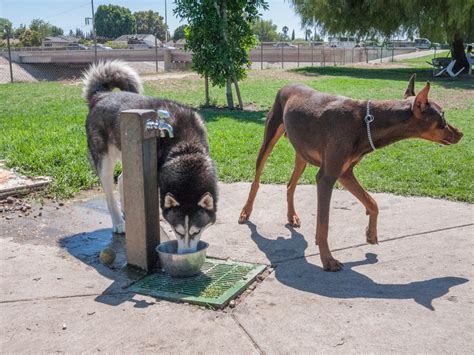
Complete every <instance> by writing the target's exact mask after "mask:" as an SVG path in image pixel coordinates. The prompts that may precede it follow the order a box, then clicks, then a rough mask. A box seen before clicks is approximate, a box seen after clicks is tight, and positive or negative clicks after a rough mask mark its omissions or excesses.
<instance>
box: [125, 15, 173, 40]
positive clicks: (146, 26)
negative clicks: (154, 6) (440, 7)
mask: <svg viewBox="0 0 474 355" xmlns="http://www.w3.org/2000/svg"><path fill="white" fill-rule="evenodd" d="M133 16H135V20H136V22H137V33H143V34H148V33H152V34H154V35H155V36H156V37H157V38H159V39H160V40H164V39H165V34H166V30H167V28H166V25H165V22H164V21H163V17H162V16H160V14H159V13H158V12H154V11H152V10H148V11H138V12H135V13H134V14H133Z"/></svg>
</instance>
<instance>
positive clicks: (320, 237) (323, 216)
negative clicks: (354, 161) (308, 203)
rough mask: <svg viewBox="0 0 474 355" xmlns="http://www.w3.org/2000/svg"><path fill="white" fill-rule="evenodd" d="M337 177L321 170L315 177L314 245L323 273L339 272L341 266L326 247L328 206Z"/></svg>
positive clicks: (327, 246)
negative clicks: (316, 194) (316, 201)
mask: <svg viewBox="0 0 474 355" xmlns="http://www.w3.org/2000/svg"><path fill="white" fill-rule="evenodd" d="M336 180H337V177H334V176H331V175H327V174H325V173H324V171H323V169H322V168H321V169H320V170H319V172H318V175H317V183H318V220H317V226H316V244H317V245H318V246H319V253H320V256H321V262H322V263H323V268H324V270H325V271H339V270H341V268H342V264H341V263H340V262H339V261H337V260H336V259H334V258H333V257H332V255H331V251H330V250H329V245H328V229H329V206H330V203H331V195H332V189H333V187H334V184H335V183H336Z"/></svg>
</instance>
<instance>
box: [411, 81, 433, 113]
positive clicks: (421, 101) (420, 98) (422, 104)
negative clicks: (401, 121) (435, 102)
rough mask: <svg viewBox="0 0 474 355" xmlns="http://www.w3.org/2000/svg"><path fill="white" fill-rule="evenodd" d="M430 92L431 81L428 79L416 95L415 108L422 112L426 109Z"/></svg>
mask: <svg viewBox="0 0 474 355" xmlns="http://www.w3.org/2000/svg"><path fill="white" fill-rule="evenodd" d="M429 92H430V82H429V81H428V82H427V83H426V85H425V87H424V88H423V90H421V91H420V92H419V93H418V95H416V98H415V103H414V104H413V109H419V110H420V111H421V112H424V111H425V110H426V106H428V93H429Z"/></svg>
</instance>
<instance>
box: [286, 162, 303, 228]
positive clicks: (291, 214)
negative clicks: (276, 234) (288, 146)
mask: <svg viewBox="0 0 474 355" xmlns="http://www.w3.org/2000/svg"><path fill="white" fill-rule="evenodd" d="M305 168H306V161H305V160H304V159H303V158H301V157H300V156H299V155H298V154H296V156H295V168H294V169H293V174H292V175H291V179H290V182H289V183H288V185H287V190H286V200H287V203H288V223H289V224H290V225H291V226H292V227H295V228H298V227H300V226H301V221H300V218H299V217H298V215H297V214H296V211H295V199H294V197H295V189H296V185H297V184H298V180H299V178H300V177H301V175H302V174H303V172H304V169H305Z"/></svg>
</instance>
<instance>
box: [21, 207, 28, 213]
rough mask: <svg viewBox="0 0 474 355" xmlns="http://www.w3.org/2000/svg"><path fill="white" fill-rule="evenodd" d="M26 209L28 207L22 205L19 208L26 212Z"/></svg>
mask: <svg viewBox="0 0 474 355" xmlns="http://www.w3.org/2000/svg"><path fill="white" fill-rule="evenodd" d="M27 209H28V208H26V206H22V207H21V208H20V210H21V212H26V210H27Z"/></svg>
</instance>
